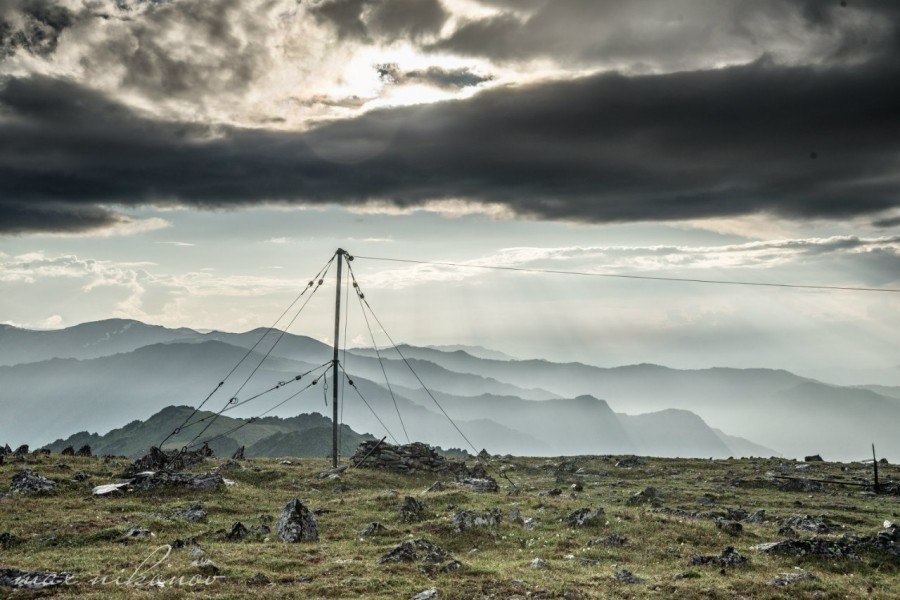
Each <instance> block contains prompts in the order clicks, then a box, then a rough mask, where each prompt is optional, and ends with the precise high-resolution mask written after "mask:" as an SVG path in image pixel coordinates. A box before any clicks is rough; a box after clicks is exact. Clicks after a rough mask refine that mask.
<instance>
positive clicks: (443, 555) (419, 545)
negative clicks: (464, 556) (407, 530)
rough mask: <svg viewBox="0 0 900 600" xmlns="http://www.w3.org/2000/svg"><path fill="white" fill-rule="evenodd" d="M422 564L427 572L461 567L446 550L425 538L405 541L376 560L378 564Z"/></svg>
mask: <svg viewBox="0 0 900 600" xmlns="http://www.w3.org/2000/svg"><path fill="white" fill-rule="evenodd" d="M401 562H422V563H425V564H426V565H427V570H428V571H435V570H439V571H455V570H457V569H459V568H460V567H461V566H462V565H461V564H460V563H459V561H457V560H456V559H454V558H453V555H452V554H450V553H449V552H448V551H447V550H444V549H443V548H441V547H440V546H438V545H437V544H434V543H432V542H430V541H428V540H426V539H425V538H416V539H413V540H406V541H403V542H400V543H399V544H397V545H396V546H394V547H393V548H392V549H391V550H390V551H389V552H388V553H387V554H385V555H384V556H382V557H381V558H379V559H378V564H388V563H401Z"/></svg>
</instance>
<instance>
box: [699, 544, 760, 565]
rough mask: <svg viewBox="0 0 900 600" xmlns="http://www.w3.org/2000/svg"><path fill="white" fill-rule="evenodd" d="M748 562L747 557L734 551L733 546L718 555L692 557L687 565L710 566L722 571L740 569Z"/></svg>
mask: <svg viewBox="0 0 900 600" xmlns="http://www.w3.org/2000/svg"><path fill="white" fill-rule="evenodd" d="M748 562H749V560H748V559H747V557H746V556H744V555H743V554H741V553H739V552H738V551H737V550H735V549H734V546H728V547H727V548H725V549H724V550H722V553H721V554H719V555H714V556H702V555H697V556H693V557H691V560H690V562H689V563H688V564H689V565H691V566H699V565H712V566H716V567H720V568H723V569H724V568H726V567H732V568H733V567H741V566H744V565H746V564H747V563H748Z"/></svg>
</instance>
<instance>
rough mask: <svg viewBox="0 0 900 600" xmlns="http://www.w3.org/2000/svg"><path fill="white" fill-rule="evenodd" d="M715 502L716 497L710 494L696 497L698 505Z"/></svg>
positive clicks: (710, 504)
mask: <svg viewBox="0 0 900 600" xmlns="http://www.w3.org/2000/svg"><path fill="white" fill-rule="evenodd" d="M715 503H716V497H715V496H713V495H711V494H703V495H702V496H700V497H699V498H697V504H699V505H700V506H713V505H714V504H715Z"/></svg>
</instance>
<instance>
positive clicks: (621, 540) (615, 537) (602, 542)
mask: <svg viewBox="0 0 900 600" xmlns="http://www.w3.org/2000/svg"><path fill="white" fill-rule="evenodd" d="M627 543H628V538H626V537H625V536H624V535H619V534H618V533H614V534H612V535H611V536H609V537H605V538H599V539H596V540H591V541H590V542H588V546H610V547H616V546H624V545H625V544H627Z"/></svg>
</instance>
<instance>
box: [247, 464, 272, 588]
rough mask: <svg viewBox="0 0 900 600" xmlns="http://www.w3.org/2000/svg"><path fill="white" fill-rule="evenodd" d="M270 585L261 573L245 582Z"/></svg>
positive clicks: (270, 581)
mask: <svg viewBox="0 0 900 600" xmlns="http://www.w3.org/2000/svg"><path fill="white" fill-rule="evenodd" d="M243 449H244V447H243V446H241V450H243ZM270 583H272V580H271V579H269V578H268V577H266V576H265V575H263V574H262V573H257V574H256V575H254V576H253V577H251V578H249V579H248V580H247V585H269V584H270Z"/></svg>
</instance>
